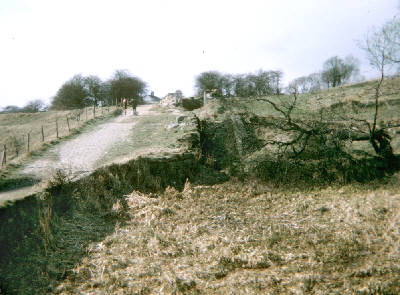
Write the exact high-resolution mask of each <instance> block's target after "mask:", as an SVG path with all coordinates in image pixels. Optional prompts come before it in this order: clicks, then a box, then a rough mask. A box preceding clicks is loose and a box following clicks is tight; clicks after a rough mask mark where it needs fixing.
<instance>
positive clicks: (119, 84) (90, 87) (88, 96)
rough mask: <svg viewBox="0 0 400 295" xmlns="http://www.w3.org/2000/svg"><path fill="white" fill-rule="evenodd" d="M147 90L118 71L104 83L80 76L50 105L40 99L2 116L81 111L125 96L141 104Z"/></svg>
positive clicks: (62, 90)
mask: <svg viewBox="0 0 400 295" xmlns="http://www.w3.org/2000/svg"><path fill="white" fill-rule="evenodd" d="M146 91H147V83H145V82H144V81H143V80H141V79H140V78H138V77H136V76H133V75H131V74H130V73H129V72H128V71H126V70H117V71H115V72H114V74H113V76H112V77H111V78H110V79H109V80H107V81H102V80H101V79H100V78H99V77H98V76H95V75H89V76H86V77H84V76H82V75H81V74H78V75H75V76H73V77H72V78H71V79H69V80H68V81H66V82H65V83H64V84H63V85H62V86H61V87H60V88H59V90H58V91H57V93H56V95H55V96H54V97H53V98H52V101H51V103H50V105H46V104H45V102H44V101H43V100H41V99H35V100H31V101H29V102H28V103H27V104H26V105H25V106H24V107H22V108H20V107H18V106H14V105H9V106H6V107H5V108H4V109H3V110H2V111H1V113H17V112H24V113H36V112H39V111H47V110H49V109H52V110H65V109H79V108H84V107H87V106H93V105H99V104H101V105H112V104H114V103H115V101H116V100H120V99H121V98H123V97H126V98H129V99H131V100H136V101H137V102H140V101H141V99H142V98H143V96H144V95H145V94H146Z"/></svg>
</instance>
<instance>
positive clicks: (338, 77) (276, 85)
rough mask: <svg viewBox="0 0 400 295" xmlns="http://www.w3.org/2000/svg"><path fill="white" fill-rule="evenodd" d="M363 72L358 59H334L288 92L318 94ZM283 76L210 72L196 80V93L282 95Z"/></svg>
mask: <svg viewBox="0 0 400 295" xmlns="http://www.w3.org/2000/svg"><path fill="white" fill-rule="evenodd" d="M359 72H360V70H359V61H358V59H356V58H355V57H353V56H347V57H346V58H345V59H342V58H340V57H338V56H333V57H331V58H329V59H328V60H326V61H325V62H324V64H323V68H322V70H321V72H318V73H313V74H310V75H308V76H303V77H299V78H296V79H294V80H293V81H291V82H290V83H289V85H288V87H287V89H288V90H290V91H296V92H298V93H309V92H316V91H320V90H322V89H327V88H331V87H336V86H340V85H343V84H345V83H347V82H349V81H350V80H351V79H353V80H356V79H357V78H358V77H359ZM282 76H283V72H282V71H264V70H259V71H258V72H256V73H248V74H237V75H232V74H223V73H220V72H218V71H208V72H203V73H201V74H199V75H198V76H197V77H196V79H195V89H196V94H197V95H198V96H202V95H203V94H204V92H209V93H213V96H214V97H230V96H236V97H250V96H266V95H279V94H282V93H283V87H282V85H281V81H282Z"/></svg>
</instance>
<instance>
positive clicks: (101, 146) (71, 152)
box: [0, 105, 156, 201]
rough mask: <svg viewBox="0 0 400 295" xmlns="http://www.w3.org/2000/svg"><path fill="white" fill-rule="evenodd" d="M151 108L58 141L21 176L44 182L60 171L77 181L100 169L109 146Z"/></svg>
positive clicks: (6, 195) (6, 196)
mask: <svg viewBox="0 0 400 295" xmlns="http://www.w3.org/2000/svg"><path fill="white" fill-rule="evenodd" d="M151 107H152V105H142V106H138V108H137V111H138V116H133V114H132V110H131V109H130V110H128V111H127V113H126V115H124V114H122V115H120V116H118V117H116V118H115V119H113V120H111V121H109V122H106V123H103V124H100V125H98V126H97V127H96V129H94V130H92V131H89V132H85V133H82V134H80V135H78V136H77V137H75V138H74V139H71V140H68V141H65V142H62V143H60V144H57V145H56V146H54V147H52V148H51V149H50V150H48V151H46V152H45V153H44V154H43V155H41V156H40V158H39V159H37V160H34V161H33V162H32V163H30V164H28V165H27V166H25V167H24V169H23V170H22V174H25V175H27V176H30V177H34V178H38V179H41V180H47V179H49V178H51V177H52V176H53V175H55V172H56V171H57V170H62V171H63V172H64V173H66V174H67V175H68V176H69V177H70V178H72V179H73V178H79V177H81V176H83V175H86V174H88V173H90V172H92V171H93V170H95V169H96V168H98V167H100V166H102V162H101V160H102V159H103V158H104V157H105V156H107V155H108V152H109V151H110V150H111V149H112V147H113V146H115V145H117V144H121V143H123V142H124V141H127V140H129V136H130V132H131V130H132V128H133V127H134V125H135V124H136V123H137V122H138V120H140V119H141V118H143V116H146V115H149V114H151V115H155V114H156V112H154V111H151V110H150V109H151ZM29 192H34V190H33V187H28V188H22V189H19V190H15V191H8V192H2V193H0V201H2V200H3V201H4V200H12V199H16V198H19V197H20V195H21V194H25V195H26V194H27V193H29Z"/></svg>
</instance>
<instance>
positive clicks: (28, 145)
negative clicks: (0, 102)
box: [0, 106, 117, 168]
mask: <svg viewBox="0 0 400 295" xmlns="http://www.w3.org/2000/svg"><path fill="white" fill-rule="evenodd" d="M116 109H117V106H105V107H102V106H100V107H96V106H92V107H85V108H83V109H75V110H70V111H55V112H54V113H53V114H54V115H53V114H52V115H49V116H47V117H46V116H45V115H43V116H41V114H38V113H35V114H38V115H37V116H38V117H39V118H38V117H36V118H34V115H33V114H27V113H16V114H10V115H15V116H14V117H13V119H14V121H15V122H18V123H23V124H18V123H16V124H14V125H12V126H3V127H2V128H4V129H3V130H2V131H1V138H0V157H1V167H2V168H4V167H6V166H7V164H9V163H10V162H11V161H13V160H16V159H18V158H20V157H21V156H23V155H26V154H29V153H31V152H33V151H37V150H39V149H40V148H42V147H43V145H44V144H45V143H51V142H54V141H56V140H58V139H61V138H63V137H65V136H68V135H70V134H72V133H73V132H76V131H77V130H79V129H80V128H82V127H83V126H84V125H85V124H86V123H87V122H88V121H91V120H93V119H95V118H99V117H103V116H106V115H108V114H110V113H112V112H113V111H115V110H116ZM50 112H51V111H50ZM46 113H47V112H46ZM40 116H41V118H40ZM24 121H26V122H24Z"/></svg>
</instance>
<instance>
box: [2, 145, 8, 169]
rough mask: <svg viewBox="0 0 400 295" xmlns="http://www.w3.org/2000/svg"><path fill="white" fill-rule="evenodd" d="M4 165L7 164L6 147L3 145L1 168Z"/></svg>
mask: <svg viewBox="0 0 400 295" xmlns="http://www.w3.org/2000/svg"><path fill="white" fill-rule="evenodd" d="M6 164H7V145H4V150H3V159H2V160H1V166H4V165H6Z"/></svg>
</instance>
